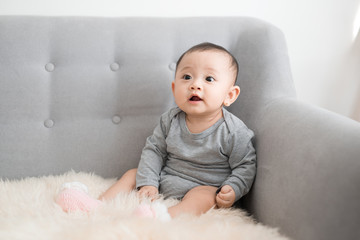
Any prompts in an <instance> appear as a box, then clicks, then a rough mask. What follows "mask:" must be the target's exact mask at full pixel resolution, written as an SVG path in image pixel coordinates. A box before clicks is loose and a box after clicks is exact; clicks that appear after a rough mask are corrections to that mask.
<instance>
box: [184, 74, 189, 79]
mask: <svg viewBox="0 0 360 240" xmlns="http://www.w3.org/2000/svg"><path fill="white" fill-rule="evenodd" d="M183 79H185V80H190V79H191V76H190V75H188V74H185V75H184V76H183Z"/></svg>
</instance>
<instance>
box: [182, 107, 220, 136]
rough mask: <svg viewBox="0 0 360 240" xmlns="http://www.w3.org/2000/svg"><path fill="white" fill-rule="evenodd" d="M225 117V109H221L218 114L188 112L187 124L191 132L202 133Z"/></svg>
mask: <svg viewBox="0 0 360 240" xmlns="http://www.w3.org/2000/svg"><path fill="white" fill-rule="evenodd" d="M222 117H223V111H222V109H220V111H218V112H217V113H216V114H213V115H206V116H202V115H201V116H198V115H188V114H186V126H187V128H188V129H189V131H190V132H191V133H201V132H203V131H205V130H206V129H208V128H209V127H211V126H212V125H214V124H215V123H216V122H217V121H219V119H221V118H222Z"/></svg>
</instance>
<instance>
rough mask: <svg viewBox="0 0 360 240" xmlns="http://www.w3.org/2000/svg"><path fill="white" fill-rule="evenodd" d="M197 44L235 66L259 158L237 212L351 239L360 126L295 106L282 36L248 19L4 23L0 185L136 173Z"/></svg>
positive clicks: (356, 215) (240, 111) (309, 234)
mask: <svg viewBox="0 0 360 240" xmlns="http://www.w3.org/2000/svg"><path fill="white" fill-rule="evenodd" d="M204 41H209V42H214V43H216V44H220V45H222V46H224V47H225V48H227V49H228V50H230V51H231V52H232V53H233V54H234V55H235V56H236V58H237V59H238V61H239V65H240V73H239V80H238V81H239V85H240V87H241V94H240V98H239V99H238V101H237V102H236V103H235V104H233V105H232V106H231V108H230V109H229V110H230V111H231V112H233V113H234V114H236V115H237V116H239V117H240V118H241V119H242V120H243V121H244V122H245V123H246V124H247V125H248V126H249V127H250V128H251V129H252V130H254V132H255V135H256V143H255V146H256V149H257V154H258V173H257V177H256V181H255V184H254V187H253V189H252V191H251V192H250V194H249V195H248V196H247V197H246V198H245V199H244V200H243V206H245V207H246V208H247V209H248V211H249V212H250V214H253V215H254V216H255V217H256V218H257V219H258V220H259V221H260V222H263V223H265V224H268V225H271V226H275V227H279V228H280V231H281V232H283V233H285V234H287V235H289V236H290V237H293V238H294V239H306V240H310V239H314V240H315V239H316V240H319V239H357V238H359V237H360V230H359V228H358V224H359V222H360V207H359V206H360V204H359V201H360V188H359V184H360V177H359V176H360V174H359V173H360V124H358V123H356V122H354V121H351V120H349V119H347V118H344V117H340V116H339V115H336V114H334V113H330V112H327V111H325V110H322V109H319V108H316V107H313V106H309V105H307V104H303V103H300V102H298V101H297V100H296V94H295V90H294V85H293V82H292V78H291V71H290V67H289V59H288V55H287V49H286V45H285V41H284V36H283V34H282V32H281V31H280V30H279V29H277V28H276V27H274V26H272V25H271V24H268V23H266V22H263V21H260V20H257V19H253V18H245V17H234V18H231V17H229V18H215V17H214V18H169V19H166V18H90V17H22V16H13V17H11V16H2V17H0V176H1V177H2V178H10V179H14V178H15V179H17V178H22V177H28V176H40V175H49V174H60V173H64V172H66V171H68V170H70V169H74V170H76V171H88V172H95V173H96V174H99V175H101V176H104V177H119V176H121V175H122V174H123V173H124V172H125V171H126V170H127V169H129V168H132V167H136V166H137V164H138V161H139V157H140V153H141V149H142V147H143V146H144V143H145V140H146V137H147V136H148V135H149V134H150V133H151V132H152V130H153V128H154V126H155V125H156V123H157V122H158V120H159V116H160V114H161V113H163V112H165V111H166V110H167V109H169V108H170V107H172V106H174V101H173V98H172V93H171V81H172V79H173V76H174V63H175V62H176V60H177V59H178V57H179V56H180V55H181V53H182V52H183V51H185V50H186V49H188V48H189V47H191V46H192V45H194V44H197V43H200V42H204ZM309 57H311V56H309ZM309 87H311V86H309Z"/></svg>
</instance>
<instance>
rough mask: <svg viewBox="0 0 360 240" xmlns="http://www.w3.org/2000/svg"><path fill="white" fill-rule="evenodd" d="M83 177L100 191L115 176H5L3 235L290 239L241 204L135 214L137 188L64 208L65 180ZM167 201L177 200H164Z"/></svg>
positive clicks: (1, 186) (0, 190) (0, 197)
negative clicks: (160, 215)
mask: <svg viewBox="0 0 360 240" xmlns="http://www.w3.org/2000/svg"><path fill="white" fill-rule="evenodd" d="M71 181H80V182H83V183H84V184H86V185H87V186H88V187H89V191H90V195H92V196H93V197H97V196H99V195H100V194H101V193H102V192H103V191H105V190H106V189H107V188H108V187H109V186H110V185H111V184H113V183H114V182H115V181H116V179H103V178H101V177H99V176H96V175H94V174H88V173H75V172H73V171H71V172H68V173H66V174H64V175H61V176H47V177H40V178H26V179H23V180H19V181H6V180H1V181H0V239H7V240H8V239H21V240H24V239H36V240H41V239H46V240H49V239H67V240H71V239H86V240H91V239H126V240H131V239H159V240H161V239H166V240H171V239H187V240H190V239H196V240H199V239H206V240H211V239H214V240H215V239H216V240H219V239H229V240H230V239H247V240H248V239H249V240H250V239H266V240H275V239H276V240H285V239H287V238H286V237H284V236H281V235H280V234H279V233H278V231H277V230H276V229H273V228H269V227H266V226H264V225H262V224H259V223H256V222H255V221H254V220H253V219H252V218H251V217H248V216H247V215H246V213H245V212H243V211H241V210H239V209H212V210H210V211H208V212H207V213H206V214H203V215H202V216H200V217H196V216H191V215H183V216H180V217H178V218H176V219H173V220H171V221H169V222H161V221H157V220H150V219H144V218H137V217H134V216H133V214H132V212H133V210H134V209H135V208H136V207H137V206H138V204H139V199H138V198H137V197H136V194H135V193H131V194H126V195H125V194H123V195H119V196H118V197H117V198H116V199H114V200H113V201H111V202H106V203H104V205H103V206H102V207H101V208H99V209H97V210H95V211H93V212H91V213H83V212H75V213H71V214H68V213H65V212H63V211H62V210H61V208H60V207H59V206H58V205H56V204H55V203H54V198H55V196H56V194H57V193H58V191H59V188H60V186H61V185H62V184H63V183H65V182H71ZM159 201H163V202H164V203H165V204H166V205H167V206H171V205H173V204H175V203H176V201H175V200H159Z"/></svg>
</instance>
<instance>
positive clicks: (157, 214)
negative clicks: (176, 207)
mask: <svg viewBox="0 0 360 240" xmlns="http://www.w3.org/2000/svg"><path fill="white" fill-rule="evenodd" d="M134 214H135V216H138V217H144V218H153V219H158V220H160V221H164V222H167V221H170V220H171V216H170V214H169V212H168V210H167V207H166V206H165V205H164V204H161V203H159V202H154V203H152V204H140V205H139V206H138V207H137V208H136V209H135V211H134Z"/></svg>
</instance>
